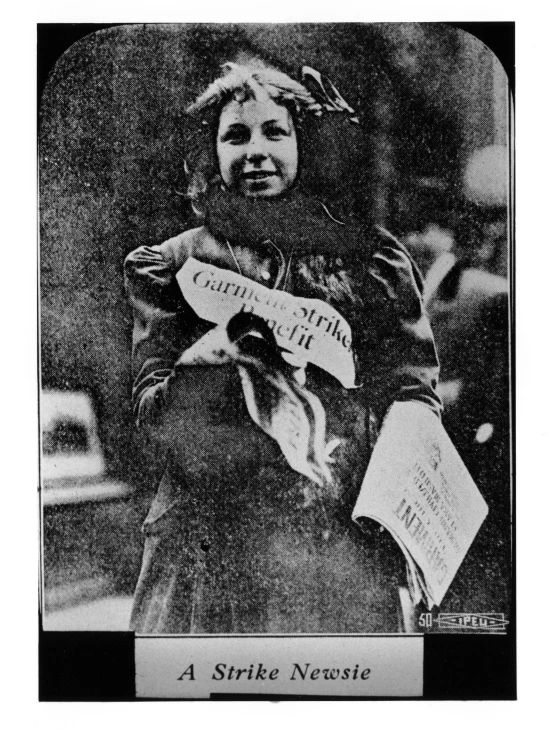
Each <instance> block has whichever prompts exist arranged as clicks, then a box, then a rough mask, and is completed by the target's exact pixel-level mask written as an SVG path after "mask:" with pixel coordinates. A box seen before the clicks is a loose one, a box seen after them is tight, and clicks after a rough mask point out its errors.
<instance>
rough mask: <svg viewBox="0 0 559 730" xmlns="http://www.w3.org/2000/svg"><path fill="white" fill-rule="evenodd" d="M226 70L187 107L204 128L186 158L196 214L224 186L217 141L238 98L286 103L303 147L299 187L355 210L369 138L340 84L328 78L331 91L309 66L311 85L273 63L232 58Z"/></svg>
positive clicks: (345, 209) (190, 140)
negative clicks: (225, 112) (360, 159)
mask: <svg viewBox="0 0 559 730" xmlns="http://www.w3.org/2000/svg"><path fill="white" fill-rule="evenodd" d="M222 68H223V76H222V77H221V78H219V79H217V80H216V81H214V82H213V83H212V84H210V86H209V87H208V88H207V89H206V91H204V93H203V94H201V96H199V97H198V99H197V100H196V101H195V102H194V103H193V104H191V105H190V107H188V109H187V114H188V115H189V116H190V117H192V118H196V119H197V121H198V124H197V127H198V131H197V132H195V133H194V134H193V135H191V136H190V137H189V138H188V140H187V146H188V150H187V158H188V159H187V161H185V169H186V172H187V175H188V177H189V186H188V192H187V195H188V197H189V198H190V201H191V204H192V208H193V210H194V212H195V214H196V215H197V216H198V217H200V218H202V217H203V216H204V213H205V209H206V202H207V200H208V198H209V196H210V195H211V191H212V190H213V189H215V187H216V186H220V185H221V184H222V181H221V177H220V175H219V167H218V164H217V157H216V145H215V141H216V136H217V128H218V124H219V115H220V114H221V111H222V109H223V107H224V106H225V105H226V104H227V103H228V102H230V101H232V100H235V101H238V102H240V103H242V102H244V101H247V100H249V99H256V100H260V99H265V98H270V99H272V100H273V101H275V102H276V103H277V104H280V105H282V106H285V107H286V108H287V109H288V110H289V112H290V114H291V116H292V118H293V122H294V125H295V130H296V134H297V141H298V146H299V168H300V169H299V174H298V180H297V188H298V189H299V190H301V191H302V192H304V193H305V194H308V195H312V196H314V197H316V198H318V199H319V200H321V201H322V202H324V203H325V204H327V205H328V206H329V207H330V208H331V209H332V208H333V209H334V211H335V212H336V213H337V214H338V215H343V214H344V212H345V213H354V214H355V212H356V211H355V200H354V198H355V195H354V193H355V190H356V187H355V185H354V184H352V182H356V181H355V180H354V178H355V176H356V173H357V174H359V171H360V174H361V175H363V166H362V165H361V166H360V165H359V164H356V161H355V153H357V154H359V151H360V148H362V147H363V138H362V134H361V129H360V127H359V126H358V125H357V124H354V123H352V122H355V121H356V117H355V113H354V111H353V109H351V108H350V107H349V106H348V105H347V103H346V102H345V101H344V100H343V99H342V97H341V96H340V95H339V93H338V92H337V90H336V89H335V87H334V86H332V84H331V83H330V82H329V81H328V80H325V81H324V82H325V83H326V82H327V83H328V85H329V91H326V90H325V86H324V85H323V79H322V77H321V76H320V74H318V73H317V72H315V71H313V70H312V69H306V74H307V75H306V79H307V82H308V85H304V84H302V83H299V82H298V81H296V80H294V79H293V78H291V77H290V76H288V75H287V74H285V73H283V72H281V71H278V70H277V69H274V68H271V67H269V66H264V65H254V66H246V65H240V64H236V63H231V62H228V63H225V64H224V65H223V67H222ZM309 80H310V82H309ZM311 84H312V86H311ZM308 86H311V88H312V87H316V90H315V88H312V91H311V89H309V88H308ZM332 112H337V113H332ZM340 112H344V113H340ZM351 114H353V117H351V119H350V118H349V117H350V116H351ZM357 187H359V181H357ZM350 199H351V201H353V202H351V201H350Z"/></svg>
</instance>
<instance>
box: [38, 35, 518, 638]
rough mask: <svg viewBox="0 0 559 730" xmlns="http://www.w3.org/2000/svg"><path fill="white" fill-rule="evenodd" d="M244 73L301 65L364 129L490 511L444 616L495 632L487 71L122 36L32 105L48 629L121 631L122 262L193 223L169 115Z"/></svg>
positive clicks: (125, 438)
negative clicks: (223, 68)
mask: <svg viewBox="0 0 559 730" xmlns="http://www.w3.org/2000/svg"><path fill="white" fill-rule="evenodd" d="M45 32H46V31H44V30H43V33H45ZM47 38H48V35H47ZM250 58H261V59H264V60H267V61H269V62H271V63H273V64H274V65H276V66H279V67H280V68H282V69H283V70H285V71H287V72H289V73H292V74H296V73H297V72H298V70H299V69H300V67H301V66H302V65H310V66H313V67H315V68H317V69H319V70H320V71H322V72H324V73H326V74H327V75H329V76H330V78H331V79H332V81H333V83H334V84H335V85H336V86H337V88H338V89H339V90H340V91H341V93H342V95H343V96H344V97H345V98H346V99H347V101H348V102H349V103H350V104H351V105H352V106H354V107H356V108H357V109H358V110H359V112H360V116H361V119H362V125H363V129H364V130H365V132H366V134H367V144H366V145H365V146H364V149H363V150H362V156H363V161H362V162H363V164H362V169H363V170H366V171H367V174H366V178H365V186H366V187H365V193H366V194H365V196H364V199H365V200H366V201H368V203H367V204H368V205H369V210H368V211H367V212H368V214H369V215H370V216H371V217H373V218H375V219H376V220H377V221H378V222H379V223H380V224H382V225H383V226H385V227H386V228H388V229H389V230H390V231H391V232H392V233H394V234H396V235H397V236H398V237H399V238H400V240H402V241H403V242H404V243H405V245H406V246H407V247H408V250H409V251H410V253H411V254H412V256H413V257H414V259H415V260H416V262H417V264H418V266H419V267H420V269H421V270H422V273H423V275H424V277H425V283H426V292H425V297H426V307H427V309H428V312H429V314H430V317H431V321H432V325H433V329H434V332H435V338H436V342H437V346H438V350H439V355H440V360H441V396H442V398H443V400H444V402H445V406H446V409H445V416H444V419H445V425H446V427H447V430H448V431H449V433H450V435H451V437H452V438H453V440H454V442H455V444H456V445H457V447H458V449H459V451H460V453H461V454H462V457H463V459H464V460H465V462H466V464H467V466H468V468H469V469H470V471H471V473H472V476H473V477H474V479H475V480H476V482H477V484H478V486H479V488H480V491H481V492H482V494H483V495H484V497H485V499H486V501H487V502H488V504H489V508H490V517H489V518H488V519H487V521H486V523H485V524H484V526H483V527H482V530H481V531H480V533H479V535H478V537H477V538H476V541H475V543H474V546H473V547H472V550H471V551H470V554H469V555H468V557H467V558H466V561H465V563H464V564H463V567H462V569H461V571H460V573H459V575H458V576H457V578H456V579H455V582H454V584H453V586H452V587H451V590H450V591H449V594H448V596H447V598H445V602H444V605H443V607H442V610H444V611H447V612H449V611H483V610H485V611H489V610H491V611H498V612H503V613H505V614H508V613H509V609H510V591H511V573H510V510H511V506H510V426H509V420H510V411H509V400H510V398H509V385H510V376H509V368H510V361H509V360H510V359H509V343H510V333H509V278H510V277H509V260H510V255H509V254H510V247H509V240H510V230H509V221H510V219H509V213H510V205H509V195H510V182H509V181H510V180H511V171H510V149H509V139H510V137H509V131H510V119H511V109H510V94H509V86H508V81H507V77H506V74H505V72H504V70H503V68H502V66H501V64H500V62H499V61H498V60H497V58H496V56H495V55H494V54H493V53H492V52H491V51H490V50H489V49H488V48H487V47H486V46H485V45H484V44H483V43H482V42H481V41H479V40H478V39H477V38H475V37H474V36H473V35H470V34H469V33H466V32H464V31H462V30H459V29H457V28H454V27H451V26H448V25H444V24H423V23H422V24H409V23H408V24H335V25H328V24H321V25H312V24H303V25H296V24H286V25H259V24H249V25H128V26H116V27H111V28H106V29H103V30H100V31H97V32H95V33H92V34H90V35H88V36H87V37H85V38H83V39H81V40H79V41H78V42H77V43H75V44H74V45H73V46H72V47H71V48H69V50H68V51H66V53H65V54H64V55H63V56H61V57H60V59H59V60H58V61H57V63H56V65H55V66H54V68H53V69H52V71H51V72H50V74H49V76H48V79H47V81H46V85H45V88H44V91H43V94H42V98H41V100H40V109H39V181H40V280H41V302H40V307H41V382H42V389H43V400H42V427H43V454H44V458H43V467H42V477H43V486H44V490H43V507H44V509H43V573H44V575H43V577H44V592H43V593H44V595H43V598H44V605H45V617H44V626H45V628H47V629H49V628H50V629H77V630H88V629H90V630H99V629H108V630H110V629H114V630H124V629H126V627H127V620H128V611H129V606H130V596H131V594H132V591H133V588H134V583H135V580H136V578H137V574H138V571H139V566H140V561H141V549H142V538H141V534H140V527H141V523H142V520H143V518H144V516H145V514H146V512H147V508H148V505H149V502H150V500H151V498H152V496H153V490H154V487H155V485H154V477H155V474H154V461H153V459H150V458H149V455H150V453H151V445H150V444H147V443H145V442H142V441H140V440H139V439H138V436H137V435H136V434H135V433H134V432H133V428H132V418H131V411H130V402H129V401H130V392H131V377H130V344H131V327H132V320H131V312H130V310H129V308H128V305H127V302H126V298H125V296H124V292H123V287H122V262H123V260H124V257H125V256H126V254H127V253H129V252H130V251H131V250H133V249H134V248H136V247H137V246H139V245H143V244H148V245H149V244H155V243H160V242H162V241H163V240H165V239H166V238H169V237H170V236H173V235H176V234H177V233H179V232H181V231H182V230H184V229H185V228H188V227H189V226H192V225H194V221H193V219H192V216H191V214H190V212H189V209H188V205H187V204H186V200H185V191H186V185H185V179H184V172H183V163H184V158H185V155H186V154H187V148H188V137H189V134H190V130H189V129H188V123H187V122H186V121H185V119H184V110H185V108H186V107H187V106H188V104H189V103H190V102H191V101H192V100H193V99H194V98H195V97H196V95H197V94H198V93H199V92H200V91H201V90H202V89H203V88H204V87H205V86H206V85H207V83H208V82H209V81H211V80H213V79H214V78H215V77H216V76H217V75H218V73H219V66H220V65H221V64H222V63H224V62H225V61H227V60H247V59H250Z"/></svg>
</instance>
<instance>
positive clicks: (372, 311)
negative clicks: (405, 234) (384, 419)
mask: <svg viewBox="0 0 559 730" xmlns="http://www.w3.org/2000/svg"><path fill="white" fill-rule="evenodd" d="M422 292H423V284H422V280H421V276H420V274H419V271H418V270H417V267H416V266H415V264H414V263H413V262H412V260H411V258H410V256H409V254H408V253H407V251H406V250H405V248H404V247H403V246H402V245H401V244H400V243H399V242H398V241H397V240H396V239H393V238H392V237H391V236H390V235H389V234H387V233H384V232H382V235H381V238H380V245H379V246H376V247H375V249H374V253H373V254H372V256H371V257H370V259H369V262H368V266H367V286H366V295H365V301H366V306H365V312H366V315H367V314H368V322H367V323H365V326H364V327H363V332H364V333H365V337H364V341H363V345H362V348H361V351H362V362H363V380H364V385H365V387H366V388H367V389H370V392H371V394H372V393H374V399H375V401H376V402H377V404H378V406H379V410H380V411H381V413H382V414H383V415H384V413H385V412H386V410H387V409H388V407H389V406H390V405H391V404H392V403H393V402H395V401H417V402H420V403H423V404H424V405H426V406H427V407H428V408H430V409H431V410H432V411H433V412H434V413H436V414H437V415H440V413H441V410H442V406H441V401H440V399H439V396H438V395H437V392H436V388H437V383H438V377H439V361H438V357H437V352H436V349H435V342H434V339H433V333H432V330H431V326H430V324H429V320H428V318H427V315H426V313H425V309H424V306H423V300H422Z"/></svg>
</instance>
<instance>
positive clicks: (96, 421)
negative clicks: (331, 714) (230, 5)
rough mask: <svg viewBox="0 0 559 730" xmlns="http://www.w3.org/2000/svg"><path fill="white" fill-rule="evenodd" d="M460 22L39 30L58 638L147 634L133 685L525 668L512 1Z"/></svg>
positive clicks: (50, 603) (335, 685)
mask: <svg viewBox="0 0 559 730" xmlns="http://www.w3.org/2000/svg"><path fill="white" fill-rule="evenodd" d="M469 25H470V26H472V27H470V28H469V29H468V28H467V27H466V26H468V24H463V26H464V27H461V26H460V25H459V24H453V23H443V22H438V23H412V22H409V23H403V22H399V23H373V22H369V23H281V24H273V23H237V24H232V23H212V24H210V23H206V24H200V23H197V24H192V23H182V24H181V23H170V24H157V23H151V24H136V23H129V24H118V25H110V24H107V25H97V26H91V27H89V26H88V27H85V26H83V27H81V26H80V25H79V24H78V25H76V24H52V25H49V24H39V25H38V79H39V83H38V94H39V101H38V160H39V165H38V189H39V290H40V293H39V298H40V303H39V344H40V364H39V381H40V399H39V400H40V403H39V414H40V430H41V434H40V445H41V464H40V479H41V486H40V495H39V499H40V513H41V518H40V519H41V535H40V626H41V629H40V631H41V641H42V642H43V646H47V644H48V646H49V647H51V648H52V647H55V646H56V642H60V646H62V645H63V642H65V641H66V639H65V638H64V637H65V635H67V636H70V635H71V636H73V637H82V639H80V640H83V641H85V642H88V646H89V645H91V643H92V642H94V641H95V636H97V635H99V636H101V635H102V636H103V637H104V638H103V641H104V642H105V641H106V642H108V643H107V646H110V642H111V641H114V642H118V641H120V640H121V639H122V637H124V636H125V637H126V641H127V642H128V644H127V646H129V647H132V648H131V651H132V653H131V654H130V662H131V666H132V669H131V672H130V676H129V677H128V681H129V682H130V683H131V687H132V690H131V692H132V696H131V697H130V699H133V698H134V697H136V698H143V699H163V698H175V699H201V698H204V699H209V698H211V697H212V696H214V695H234V696H243V695H246V696H251V697H254V696H258V695H261V696H267V697H273V696H277V697H290V696H294V697H295V696H296V697H301V698H304V697H313V698H325V697H329V698H330V697H340V698H344V697H345V698H350V697H360V698H369V697H386V698H388V697H391V698H395V697H414V698H421V697H425V698H427V697H430V696H433V697H434V696H435V695H436V694H437V692H435V690H434V689H432V687H434V683H435V680H433V679H432V676H433V675H430V674H429V672H430V671H431V670H430V669H428V667H431V666H432V665H433V664H434V661H433V660H432V659H429V656H431V655H430V652H431V651H434V649H433V647H437V648H436V651H437V652H441V655H443V656H444V657H445V661H449V662H450V664H452V661H451V656H452V652H453V651H454V649H453V648H452V647H455V646H458V645H459V646H461V647H466V646H471V647H476V649H475V650H476V651H483V652H486V654H485V656H486V657H487V662H488V664H487V676H490V675H491V677H492V679H491V680H487V682H489V685H491V682H493V681H494V682H495V685H494V686H487V687H485V688H484V691H485V693H486V695H487V696H489V695H493V694H495V695H496V696H498V695H499V693H501V694H503V695H506V696H503V698H504V699H512V698H513V697H514V687H515V682H514V672H515V667H514V649H511V648H510V647H511V646H512V647H514V636H515V574H514V559H513V556H514V519H513V516H514V482H513V467H514V450H513V446H514V444H513V427H512V423H513V417H514V400H513V397H512V386H513V383H514V352H513V344H514V308H513V301H514V289H513V287H512V282H513V280H514V251H515V249H514V233H515V228H514V184H513V182H514V96H513V92H514V76H513V74H514V23H504V22H503V23H494V24H492V23H472V24H469ZM473 26H476V27H475V28H474V27H473ZM491 26H494V27H493V28H492V27H491ZM481 38H483V39H484V40H482V39H481ZM495 39H496V43H493V45H494V48H492V47H491V46H492V43H491V41H492V40H493V41H495ZM495 48H496V49H497V50H499V51H500V54H499V55H500V56H501V58H500V57H499V55H498V54H497V52H496V50H495ZM503 49H504V50H505V51H507V53H508V54H509V55H508V56H507V58H508V59H509V61H510V59H511V58H512V64H510V63H509V65H507V63H506V61H507V58H505V56H506V55H507V54H506V53H505V52H504V51H503ZM504 64H505V65H504ZM119 637H120V638H119ZM77 640H78V639H76V641H77ZM100 641H101V639H100ZM453 641H454V642H459V643H458V644H453V643H452V642H453ZM445 642H447V643H445ZM115 645H116V644H115ZM489 646H491V647H492V648H491V649H489V650H486V649H485V647H489ZM481 647H483V649H482V648H481ZM503 647H506V648H503ZM45 651H46V650H45ZM493 651H494V652H495V654H494V657H493V659H492V658H491V657H492V652H493ZM449 658H450V659H449ZM51 659H52V658H51ZM45 661H47V662H48V661H49V660H48V659H46V660H45ZM492 662H493V663H492ZM55 665H56V663H52V664H50V665H49V666H51V668H52V667H55ZM441 666H442V665H441ZM445 667H446V665H445ZM497 667H499V669H500V670H502V672H501V673H500V674H499V672H497V671H496V668H497ZM52 671H55V670H54V669H52ZM65 671H68V669H67V667H66V670H65ZM439 671H440V674H441V676H442V674H443V670H442V669H439ZM444 671H451V672H452V671H453V670H451V669H450V670H449V669H448V667H446V668H445V669H444ZM497 675H499V676H497ZM505 675H506V676H505ZM505 679H506V681H505ZM74 680H75V678H74ZM75 681H77V680H75ZM59 684H60V682H59ZM62 684H63V682H62ZM49 686H52V675H51V680H50V685H49ZM480 686H481V679H480ZM499 688H500V689H499ZM61 692H62V695H63V694H64V687H62V689H61ZM472 692H473V690H472ZM70 694H71V693H70ZM442 694H444V693H441V696H442ZM474 695H475V692H474V694H472V695H471V697H470V696H468V693H467V691H466V690H464V696H463V698H464V699H469V698H472V699H473V698H479V696H478V695H476V696H475V697H474ZM458 698H460V697H453V699H458Z"/></svg>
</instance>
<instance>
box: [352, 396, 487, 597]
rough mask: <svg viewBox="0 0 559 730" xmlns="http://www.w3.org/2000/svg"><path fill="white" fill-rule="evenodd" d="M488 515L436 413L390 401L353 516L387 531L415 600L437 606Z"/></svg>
mask: <svg viewBox="0 0 559 730" xmlns="http://www.w3.org/2000/svg"><path fill="white" fill-rule="evenodd" d="M487 513H488V508H487V505H486V503H485V501H484V499H483V497H482V496H481V494H480V493H479V490H478V489H477V487H476V485H475V484H474V481H473V479H472V478H471V476H470V474H469V473H468V471H467V469H466V467H465V466H464V463H463V461H462V459H461V458H460V456H459V455H458V452H457V451H456V449H455V448H454V445H453V444H452V442H451V440H450V438H449V436H448V435H447V433H446V431H445V430H444V428H443V426H442V424H441V422H440V420H439V419H438V418H437V416H436V415H435V414H434V413H432V412H431V411H430V410H429V409H428V408H427V407H426V406H424V405H422V404H420V403H412V402H408V403H395V404H394V405H393V406H392V407H391V408H390V410H389V412H388V414H387V416H386V418H385V420H384V424H383V427H382V429H381V433H380V436H379V439H378V441H377V444H376V446H375V449H374V451H373V455H372V457H371V461H370V463H369V466H368V468H367V472H366V474H365V478H364V480H363V485H362V487H361V492H360V494H359V497H358V499H357V503H356V505H355V508H354V511H353V519H354V520H356V521H357V522H359V521H360V520H362V519H363V518H369V519H372V520H375V521H376V522H378V523H380V524H381V525H382V526H383V527H385V528H386V529H387V530H389V531H390V533H391V534H392V536H393V537H394V539H395V540H396V542H397V543H398V544H399V545H400V547H401V548H402V550H403V552H404V555H405V557H406V560H407V568H408V580H409V588H410V594H411V597H412V600H413V601H414V603H415V604H418V603H420V602H421V600H423V601H424V602H425V603H426V604H427V605H428V606H429V608H430V609H431V608H432V607H433V606H434V605H437V606H439V605H440V604H441V601H442V599H443V598H444V595H445V593H446V592H447V590H448V588H449V586H450V584H451V583H452V580H453V579H454V576H455V575H456V573H457V571H458V568H459V567H460V564H461V563H462V561H463V560H464V557H465V555H466V553H467V552H468V549H469V547H470V545H471V544H472V541H473V539H474V537H475V536H476V534H477V532H478V530H479V528H480V527H481V524H482V523H483V521H484V519H485V517H486V516H487Z"/></svg>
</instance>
